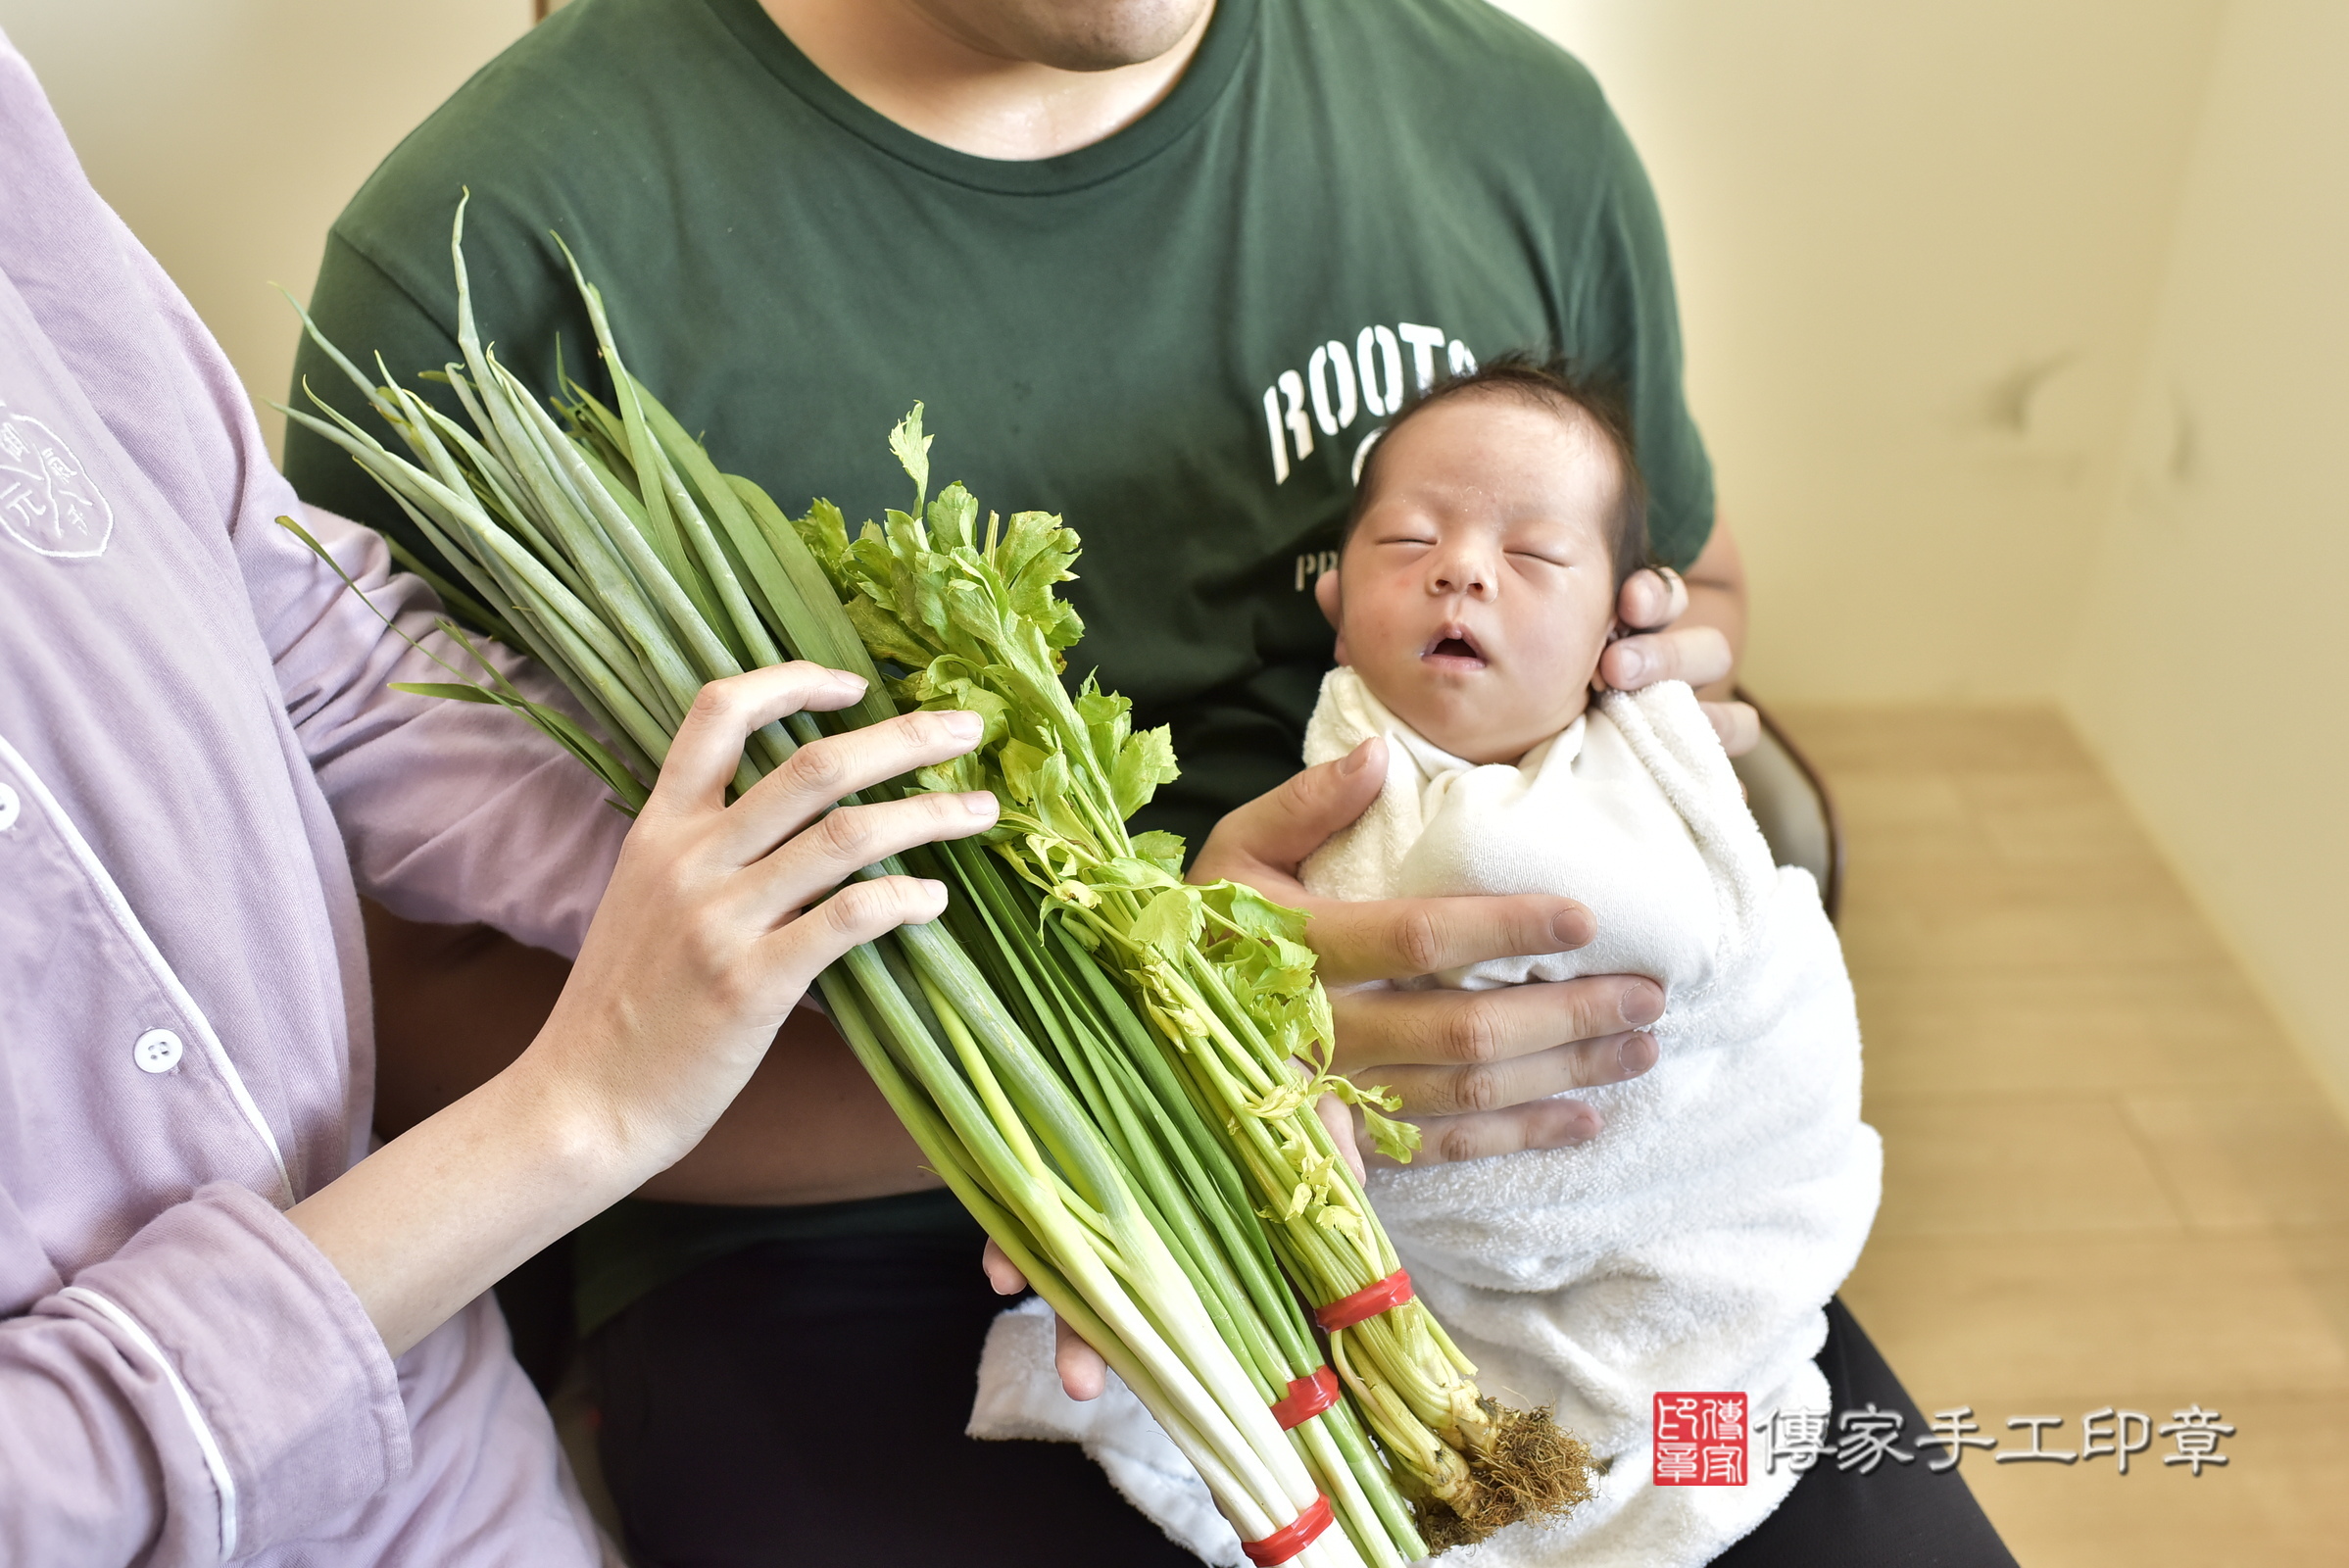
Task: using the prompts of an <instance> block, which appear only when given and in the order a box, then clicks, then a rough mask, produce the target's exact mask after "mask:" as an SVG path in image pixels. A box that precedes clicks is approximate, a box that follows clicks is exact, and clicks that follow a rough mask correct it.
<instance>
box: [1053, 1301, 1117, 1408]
mask: <svg viewBox="0 0 2349 1568" xmlns="http://www.w3.org/2000/svg"><path fill="white" fill-rule="evenodd" d="M1052 1366H1053V1368H1054V1369H1055V1370H1056V1371H1058V1372H1059V1374H1060V1387H1061V1389H1062V1390H1063V1391H1065V1392H1066V1393H1067V1395H1068V1397H1070V1398H1072V1399H1075V1400H1077V1401H1078V1402H1079V1403H1082V1402H1083V1401H1085V1400H1087V1399H1098V1398H1100V1397H1101V1391H1102V1390H1104V1389H1106V1388H1107V1387H1108V1386H1109V1363H1108V1362H1106V1361H1104V1360H1102V1359H1101V1352H1100V1351H1099V1350H1096V1349H1095V1348H1093V1347H1092V1346H1090V1345H1087V1344H1086V1343H1085V1342H1084V1341H1083V1340H1081V1339H1079V1338H1078V1337H1077V1331H1076V1330H1075V1329H1072V1328H1070V1327H1069V1326H1068V1321H1067V1320H1066V1319H1065V1318H1061V1317H1057V1316H1055V1317H1054V1318H1053V1319H1052Z"/></svg>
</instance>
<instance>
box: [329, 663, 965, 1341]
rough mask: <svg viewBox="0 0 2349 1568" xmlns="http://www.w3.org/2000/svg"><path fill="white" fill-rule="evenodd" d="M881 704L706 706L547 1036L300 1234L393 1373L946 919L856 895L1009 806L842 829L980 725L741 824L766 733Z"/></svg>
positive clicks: (851, 743)
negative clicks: (879, 872) (439, 1328)
mask: <svg viewBox="0 0 2349 1568" xmlns="http://www.w3.org/2000/svg"><path fill="white" fill-rule="evenodd" d="M863 692H864V684H863V682H862V681H860V680H858V679H857V678H856V677H855V676H853V675H844V674H841V673H839V672H838V671H834V670H827V669H824V668H821V667H820V666H817V665H814V664H808V663H792V664H781V665H777V666H775V667H773V668H769V669H760V670H756V671H753V672H752V673H750V674H747V675H738V676H736V677H734V678H733V679H731V680H723V681H716V682H713V683H711V684H710V685H709V686H706V687H704V688H703V690H702V692H701V694H700V696H699V697H697V698H696V699H695V702H694V706H693V710H692V711H691V712H689V713H688V714H687V715H686V718H685V722H684V723H683V724H682V725H681V726H680V727H679V728H678V731H677V736H676V739H675V741H674V742H673V743H672V744H671V747H670V750H669V755H668V759H667V760H666V762H665V763H664V764H663V765H662V767H661V779H660V782H659V783H658V785H657V786H656V787H655V789H654V791H653V795H652V799H651V800H649V801H648V802H647V803H646V804H645V808H644V810H643V811H642V812H641V813H640V814H639V816H638V818H637V821H636V825H635V827H633V828H632V829H631V830H630V831H629V834H628V838H627V842H626V844H625V846H624V847H623V848H622V850H621V853H620V859H619V864H618V866H617V868H616V869H615V870H614V871H613V873H612V883H611V886H610V888H609V889H608V891H607V892H606V894H605V896H604V902H603V904H602V905H601V906H600V907H598V909H597V911H596V917H595V923H594V924H593V925H592V926H591V927H590V928H589V930H588V934H587V940H586V943H585V944H584V945H583V947H582V948H581V950H580V954H579V960H578V962H577V964H576V965H574V966H573V968H572V971H571V976H570V980H569V982H568V983H567V984H566V985H565V986H564V987H563V996H562V998H561V999H560V1000H559V1001H558V1002H557V1003H556V1005H555V1010H554V1012H553V1014H552V1015H551V1016H550V1017H549V1018H548V1020H547V1023H546V1027H545V1028H544V1029H542V1030H541V1031H540V1032H539V1034H538V1037H537V1038H536V1039H535V1040H533V1041H532V1042H531V1044H530V1046H529V1048H528V1049H526V1050H525V1051H524V1052H523V1053H522V1054H521V1055H520V1057H519V1058H517V1059H516V1060H515V1061H514V1064H513V1065H512V1066H510V1067H508V1068H507V1069H506V1070H505V1071H503V1072H501V1073H499V1074H498V1075H497V1076H496V1077H495V1078H492V1079H491V1080H490V1081H489V1082H488V1083H486V1084H484V1085H482V1086H481V1087H480V1088H479V1089H477V1090H475V1091H473V1092H472V1093H471V1094H469V1095H466V1096H465V1098H464V1099H462V1100H459V1101H458V1102H457V1103H454V1104H452V1105H450V1106H448V1107H447V1108H446V1109H444V1110H441V1111H439V1112H438V1113H436V1114H434V1115H432V1116H430V1117H428V1118H426V1119H425V1120H424V1121H422V1122H420V1123H418V1124H417V1125H416V1127H414V1128H412V1129H410V1130H409V1131H408V1132H406V1133H403V1134H402V1135H401V1136H400V1137H398V1138H396V1139H394V1140H392V1141H391V1142H390V1143H388V1144H386V1145H385V1146H384V1147H383V1148H381V1149H379V1150H377V1151H376V1152H374V1153H373V1154H370V1155H369V1156H368V1157H367V1159H365V1160H363V1161H361V1162H360V1163H359V1164H358V1165H357V1166H355V1167H353V1168H352V1169H351V1170H350V1171H348V1172H346V1173H345V1174H344V1175H343V1176H342V1177H341V1178H340V1179H339V1180H337V1181H335V1182H333V1183H331V1184H329V1185H328V1186H327V1187H325V1188H323V1189H321V1190H320V1191H318V1192H317V1193H315V1194H313V1195H311V1196H310V1197H309V1198H306V1199H304V1200H303V1201H301V1202H300V1203H297V1204H296V1205H295V1206H294V1207H293V1208H292V1209H291V1210H289V1211H288V1216H287V1217H288V1218H289V1219H291V1220H292V1221H293V1222H294V1224H295V1225H296V1226H298V1227H299V1228H300V1229H301V1230H302V1231H303V1232H304V1233H305V1234H306V1235H308V1236H309V1237H310V1239H311V1240H312V1242H314V1243H315V1244H316V1245H317V1246H318V1250H320V1251H321V1252H323V1253H324V1254H325V1255H326V1257H327V1259H328V1260H329V1261H331V1262H332V1263H333V1264H334V1266H335V1267H336V1269H337V1270H338V1271H339V1272H340V1273H341V1274H342V1276H343V1278H344V1279H345V1280H346V1281H348V1282H349V1284H350V1286H351V1288H352V1290H353V1292H354V1293H355V1294H356V1295H357V1296H358V1298H359V1300H360V1302H361V1304H362V1305H363V1306H364V1307H365V1308H366V1309H367V1315H368V1317H369V1319H370V1320H371V1321H372V1322H373V1323H374V1325H375V1327H376V1330H377V1332H379V1333H380V1334H381V1335H382V1336H383V1341H384V1345H385V1347H386V1348H388V1349H389V1350H390V1351H391V1352H392V1353H393V1354H394V1355H397V1354H399V1353H400V1352H401V1351H402V1350H404V1349H406V1348H408V1347H409V1346H411V1345H413V1344H415V1343H416V1341H417V1340H419V1339H421V1338H423V1336H424V1335H425V1334H427V1333H429V1332H431V1330H432V1329H433V1328H434V1327H435V1326H436V1325H438V1324H439V1323H440V1322H442V1321H443V1320H444V1319H446V1318H447V1317H448V1316H449V1315H450V1314H451V1313H453V1312H455V1311H456V1310H457V1309H458V1308H459V1307H461V1306H463V1305H464V1304H465V1302H466V1301H468V1300H470V1299H472V1298H474V1297H475V1296H477V1295H479V1294H480V1293H481V1292H482V1291H484V1290H486V1289H488V1288H489V1286H490V1285H491V1284H492V1283H493V1282H494V1281H496V1280H497V1279H499V1278H500V1277H501V1276H503V1275H504V1274H506V1273H507V1272H508V1271H509V1270H510V1269H512V1268H513V1267H514V1265H515V1264H516V1263H519V1262H520V1261H521V1260H522V1259H524V1258H526V1257H528V1256H529V1255H530V1254H531V1253H533V1252H535V1251H537V1250H539V1249H540V1248H542V1247H544V1246H545V1245H546V1244H547V1243H549V1242H551V1241H553V1240H554V1239H555V1238H557V1237H559V1236H561V1235H563V1233H564V1232H565V1231H568V1230H570V1229H572V1228H573V1227H574V1226H576V1225H578V1224H579V1223H580V1222H581V1221H582V1220H585V1219H587V1218H589V1217H590V1216H592V1215H594V1214H596V1213H598V1212H600V1211H601V1210H603V1209H604V1208H605V1207H606V1206H608V1205H609V1204H610V1203H612V1201H614V1200H616V1199H618V1198H620V1197H622V1196H624V1195H625V1194H627V1193H629V1192H631V1191H633V1190H634V1189H635V1188H636V1187H637V1186H639V1185H640V1184H641V1183H643V1182H644V1180H645V1179H646V1178H647V1177H649V1176H651V1175H652V1174H653V1173H654V1172H656V1171H659V1170H661V1169H662V1168H664V1167H666V1166H667V1165H669V1164H670V1163H672V1162H674V1161H675V1160H676V1159H677V1158H678V1157H680V1156H681V1155H683V1154H684V1153H685V1152H686V1151H688V1150H690V1149H691V1148H693V1146H694V1144H695V1143H696V1141H698V1140H699V1139H700V1138H701V1136H702V1135H703V1133H705V1132H706V1131H708V1130H709V1128H710V1124H711V1123H712V1122H713V1121H715V1120H716V1118H717V1116H718V1113H719V1112H721V1111H723V1110H724V1109H725V1108H726V1105H727V1103H729V1102H730V1101H732V1100H733V1098H734V1096H735V1094H736V1093H737V1092H739V1091H740V1090H741V1088H742V1086H743V1084H744V1082H745V1081H746V1080H747V1079H748V1078H749V1077H750V1075H751V1073H752V1071H753V1069H754V1068H756V1067H757V1066H758V1064H759V1058H760V1057H761V1056H762V1055H763V1054H764V1053H765V1051H766V1049H767V1044H768V1042H769V1041H771V1040H772V1039H773V1038H774V1035H775V1030H776V1026H777V1025H778V1024H780V1023H781V1022H782V1020H783V1017H784V1015H785V1014H786V1013H788V1012H789V1011H790V1010H791V1009H792V1007H793V1006H794V1005H796V1004H797V1003H798V1001H799V999H800V998H801V996H802V995H803V994H804V993H805V992H806V991H807V986H808V984H809V983H810V982H811V981H812V980H813V979H814V978H815V976H816V974H817V973H818V972H819V971H821V970H822V969H823V967H824V966H825V965H826V964H828V963H830V962H831V961H832V960H833V959H835V958H837V957H839V956H841V955H843V954H845V953H846V952H848V951H849V949H851V948H852V947H855V946H856V945H857V944H859V943H862V942H869V941H871V940H872V939H873V938H875V937H878V936H880V935H882V934H883V933H885V932H887V931H889V930H892V929H894V928H895V927H897V926H899V925H903V924H905V923H908V922H919V921H927V920H930V919H934V918H936V916H937V915H938V913H939V912H940V910H942V909H943V908H944V907H945V906H946V892H945V890H944V889H943V888H942V887H940V886H939V885H938V884H936V883H933V882H927V881H923V880H920V879H917V878H913V877H902V876H901V877H879V878H875V879H872V880H866V881H852V880H851V878H853V877H854V876H855V875H856V872H857V871H859V870H860V869H862V868H863V867H865V866H868V865H870V864H872V863H873V862H875V861H877V860H880V859H882V858H885V857H887V856H890V855H894V854H896V853H898V852H899V851H901V850H905V849H909V848H911V847H912V846H914V845H917V844H925V843H935V842H938V841H940V840H945V839H954V838H961V837H964V836H967V835H968V834H971V833H975V832H978V831H980V830H982V829H984V828H986V827H988V826H989V825H991V824H992V823H993V822H994V820H995V810H996V808H995V801H994V798H993V797H992V796H988V795H983V794H981V795H972V796H956V795H923V796H916V797H913V798H911V799H907V800H903V801H893V802H888V803H884V804H877V805H871V806H858V807H851V808H845V809H837V810H835V809H832V807H833V804H834V803H835V802H837V801H838V800H840V799H841V798H842V797H843V796H846V795H849V794H852V793H854V792H856V791H858V790H862V789H865V788H868V787H870V786H872V785H874V784H878V783H880V782H882V781H883V780H885V779H889V778H894V777H897V776H899V775H901V774H905V773H908V772H911V771H912V770H913V769H915V768H918V767H923V766H927V765H928V764H930V763H932V762H939V761H944V760H947V759H949V758H953V757H958V756H960V755H962V754H963V753H964V752H967V751H969V750H970V749H971V747H972V746H974V745H976V744H977V742H978V739H979V721H978V719H977V718H976V717H975V716H972V715H967V714H961V713H944V712H940V713H909V714H906V715H905V716H903V717H900V718H895V719H891V720H889V721H888V722H886V723H882V724H875V725H873V726H871V727H870V728H867V729H860V730H856V731H852V732H851V733H849V734H846V735H839V736H832V737H828V738H826V739H824V740H820V741H817V742H815V743H814V744H813V745H810V746H807V747H804V748H802V749H801V750H800V752H799V753H798V755H797V756H796V757H794V758H793V760H791V761H790V762H789V763H787V764H785V765H784V766H783V767H781V768H778V769H777V770H776V771H775V772H774V773H772V774H771V775H769V776H768V777H767V778H765V779H763V780H761V781H760V782H759V785H758V786H757V787H756V788H754V789H753V790H751V792H750V793H749V794H747V795H745V796H744V797H743V798H742V799H740V800H738V801H735V802H734V803H732V804H731V805H729V804H727V802H726V799H725V792H726V785H727V783H728V781H729V780H730V779H731V778H732V777H733V774H734V770H735V765H736V762H737V760H739V759H740V758H741V756H742V748H743V743H744V741H745V740H746V739H748V737H749V736H750V735H751V733H752V732H753V731H754V730H757V729H759V728H760V727H761V726H763V725H765V724H768V723H771V722H773V721H774V720H776V719H778V718H781V717H783V716H785V715H786V714H789V713H793V712H797V711H801V710H803V709H809V710H815V711H830V710H836V709H840V708H845V707H847V706H848V705H849V704H851V703H853V702H855V701H856V699H857V698H859V697H860V696H862V695H863ZM835 890H837V891H835Z"/></svg>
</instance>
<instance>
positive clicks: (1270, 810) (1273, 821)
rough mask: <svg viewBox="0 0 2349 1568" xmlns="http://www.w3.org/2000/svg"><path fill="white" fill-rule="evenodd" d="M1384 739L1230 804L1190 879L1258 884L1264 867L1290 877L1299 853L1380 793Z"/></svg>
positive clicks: (1300, 857)
mask: <svg viewBox="0 0 2349 1568" xmlns="http://www.w3.org/2000/svg"><path fill="white" fill-rule="evenodd" d="M1386 764H1387V743H1386V742H1385V741H1384V740H1381V739H1380V738H1378V737H1377V736H1375V735H1374V736H1372V737H1371V738H1370V739H1369V740H1366V741H1364V742H1363V743H1362V744H1361V745H1359V746H1357V747H1355V748H1354V749H1353V750H1352V751H1351V752H1349V753H1347V754H1346V756H1344V757H1341V758H1340V759H1338V760H1336V761H1334V762H1323V763H1321V764H1320V765H1319V766H1317V767H1308V768H1306V769H1305V770H1304V771H1303V772H1301V773H1298V774H1297V775H1295V776H1294V777H1292V778H1291V779H1290V780H1289V781H1288V782H1287V783H1285V784H1283V785H1282V786H1281V787H1280V788H1279V789H1276V790H1273V791H1270V792H1269V793H1267V794H1263V795H1259V796H1257V797H1256V798H1255V799H1254V800H1252V801H1249V802H1248V804H1247V805H1245V806H1240V807H1236V808H1234V809H1232V810H1231V811H1229V812H1228V813H1226V814H1225V816H1224V817H1223V819H1222V820H1221V821H1219V822H1217V823H1216V824H1215V828H1214V831H1212V832H1210V833H1209V834H1208V835H1207V842H1206V843H1205V844H1204V845H1202V846H1201V847H1200V849H1199V859H1198V860H1197V861H1196V862H1195V863H1194V865H1193V867H1192V872H1191V880H1192V881H1194V882H1217V881H1222V880H1224V879H1225V878H1227V877H1228V878H1230V879H1231V880H1232V881H1235V882H1247V883H1249V884H1251V885H1254V886H1257V887H1259V888H1261V887H1262V885H1263V883H1264V881H1265V877H1264V873H1265V872H1266V871H1273V872H1277V873H1279V874H1280V875H1281V876H1283V877H1289V878H1294V877H1295V876H1296V874H1297V867H1298V866H1299V865H1302V864H1303V863H1304V859H1305V857H1306V856H1308V855H1311V854H1312V853H1313V852H1314V851H1315V850H1318V849H1320V848H1321V846H1322V845H1323V844H1324V843H1325V842H1326V841H1327V840H1328V839H1329V837H1330V835H1331V834H1333V833H1335V832H1337V831H1338V830H1339V829H1340V828H1343V827H1345V826H1346V825H1347V824H1349V823H1351V822H1352V821H1353V820H1354V819H1355V818H1356V817H1358V816H1360V815H1361V814H1362V813H1363V812H1364V811H1366V810H1368V809H1370V803H1371V802H1373V801H1375V800H1377V799H1378V798H1379V787H1380V786H1381V785H1382V784H1384V783H1385V782H1386V779H1387V765H1386Z"/></svg>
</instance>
